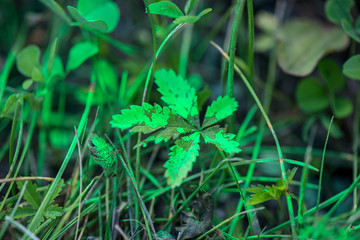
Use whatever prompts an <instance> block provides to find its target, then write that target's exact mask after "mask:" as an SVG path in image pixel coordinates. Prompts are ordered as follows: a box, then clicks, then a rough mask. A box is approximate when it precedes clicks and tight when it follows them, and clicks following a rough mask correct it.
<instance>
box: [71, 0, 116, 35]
mask: <svg viewBox="0 0 360 240" xmlns="http://www.w3.org/2000/svg"><path fill="white" fill-rule="evenodd" d="M68 10H69V13H70V15H71V16H72V17H73V18H74V19H75V20H76V21H77V22H78V23H79V24H80V27H82V26H87V27H89V28H91V29H94V30H97V31H100V32H107V33H109V32H112V31H114V29H115V27H116V26H117V24H118V22H119V19H120V10H119V7H118V5H117V4H116V3H115V2H113V1H111V0H92V1H88V0H79V1H78V4H77V8H74V7H71V6H68Z"/></svg>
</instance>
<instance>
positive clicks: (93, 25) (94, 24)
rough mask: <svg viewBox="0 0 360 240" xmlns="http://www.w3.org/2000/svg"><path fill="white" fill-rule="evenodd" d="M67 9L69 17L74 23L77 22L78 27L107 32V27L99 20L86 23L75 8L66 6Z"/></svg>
mask: <svg viewBox="0 0 360 240" xmlns="http://www.w3.org/2000/svg"><path fill="white" fill-rule="evenodd" d="M67 8H68V11H69V13H70V15H71V16H72V17H73V18H74V19H75V21H77V22H78V23H79V24H80V27H81V26H87V27H90V28H92V29H94V30H97V31H100V32H106V31H107V30H108V27H107V25H106V23H105V22H104V21H101V20H93V21H88V20H87V19H86V18H85V17H84V16H83V15H81V13H80V12H79V10H77V9H76V8H74V7H72V6H68V7H67Z"/></svg>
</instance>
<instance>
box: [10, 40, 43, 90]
mask: <svg viewBox="0 0 360 240" xmlns="http://www.w3.org/2000/svg"><path fill="white" fill-rule="evenodd" d="M39 58H40V49H39V48H38V47H37V46H35V45H29V46H27V47H25V48H24V49H22V50H21V51H20V52H19V54H18V55H17V57H16V65H17V68H18V70H19V72H21V73H22V74H23V75H25V76H26V77H30V78H31V79H30V80H29V81H35V82H41V81H43V80H44V77H43V75H42V72H41V66H40V62H39ZM30 85H31V84H30Z"/></svg>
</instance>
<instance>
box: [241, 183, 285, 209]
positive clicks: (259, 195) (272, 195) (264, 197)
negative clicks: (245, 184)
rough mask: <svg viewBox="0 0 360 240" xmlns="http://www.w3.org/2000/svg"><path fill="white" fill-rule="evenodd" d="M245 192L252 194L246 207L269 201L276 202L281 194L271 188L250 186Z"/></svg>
mask: <svg viewBox="0 0 360 240" xmlns="http://www.w3.org/2000/svg"><path fill="white" fill-rule="evenodd" d="M245 190H246V191H247V192H250V193H253V194H251V196H250V198H249V199H248V200H247V204H248V205H256V204H259V203H263V202H266V201H269V200H278V199H279V197H280V196H281V192H280V191H279V190H277V189H276V188H272V187H271V186H266V187H265V186H262V185H258V186H251V187H249V188H246V189H245Z"/></svg>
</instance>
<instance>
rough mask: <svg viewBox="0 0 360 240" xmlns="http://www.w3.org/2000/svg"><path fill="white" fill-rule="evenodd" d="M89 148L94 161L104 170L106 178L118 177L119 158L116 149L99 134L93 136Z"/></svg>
mask: <svg viewBox="0 0 360 240" xmlns="http://www.w3.org/2000/svg"><path fill="white" fill-rule="evenodd" d="M88 147H89V151H90V154H91V156H92V157H93V159H94V160H95V161H96V163H97V164H99V165H100V166H101V167H102V168H103V170H104V173H105V176H106V177H108V176H113V175H116V173H117V167H118V158H117V156H116V154H115V153H116V150H115V148H114V147H113V146H112V145H110V144H109V143H107V142H106V141H105V140H104V139H103V138H101V137H100V136H98V135H97V134H92V136H91V138H90V140H89V142H88Z"/></svg>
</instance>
